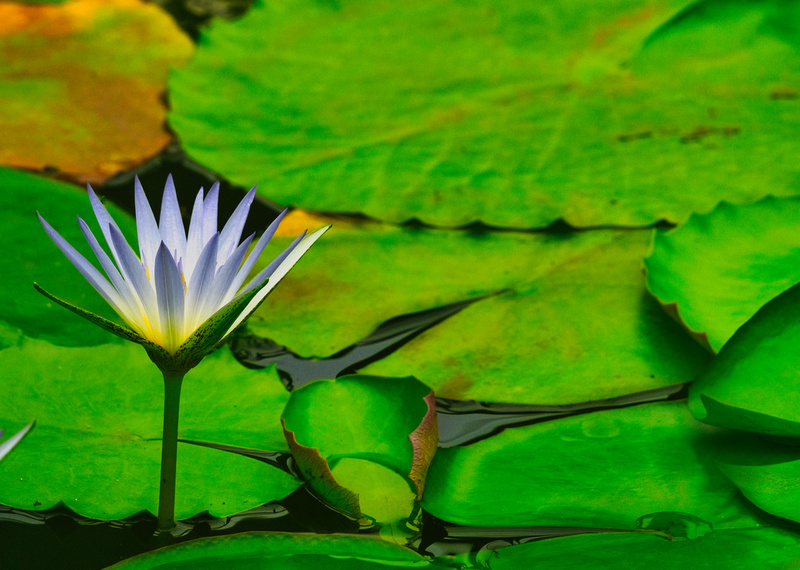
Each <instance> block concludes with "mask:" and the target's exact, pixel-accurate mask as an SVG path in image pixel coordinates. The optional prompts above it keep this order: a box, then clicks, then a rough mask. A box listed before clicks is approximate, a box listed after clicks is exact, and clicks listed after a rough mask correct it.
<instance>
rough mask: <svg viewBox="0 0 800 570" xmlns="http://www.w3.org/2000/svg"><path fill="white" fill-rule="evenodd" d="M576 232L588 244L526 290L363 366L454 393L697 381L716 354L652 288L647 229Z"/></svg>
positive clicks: (545, 267) (499, 396) (534, 395)
mask: <svg viewBox="0 0 800 570" xmlns="http://www.w3.org/2000/svg"><path fill="white" fill-rule="evenodd" d="M569 239H570V240H574V241H575V242H578V243H581V242H583V244H584V247H582V248H579V249H576V250H573V252H571V253H570V254H567V255H563V257H561V258H560V259H558V258H556V257H555V256H553V257H551V258H550V259H551V261H548V260H546V259H543V260H541V263H542V265H541V266H540V267H536V266H534V267H532V271H531V272H530V275H529V280H528V282H527V283H524V284H521V285H520V286H518V287H517V291H516V292H513V293H508V294H504V295H499V296H496V297H491V298H488V299H484V300H482V301H478V302H477V303H474V304H473V305H471V306H469V307H467V308H466V309H463V310H462V311H461V312H460V313H458V314H457V315H455V316H453V317H450V318H449V319H448V320H447V321H445V322H443V323H441V324H439V325H437V326H436V327H434V328H432V329H430V330H428V331H426V332H424V333H422V334H421V335H420V336H419V337H417V338H415V339H414V340H412V341H411V342H409V343H408V344H407V345H405V346H403V347H402V348H400V349H398V350H397V351H395V352H394V353H392V354H390V355H389V356H387V357H386V358H384V359H382V360H379V361H377V362H375V363H373V364H371V365H369V366H367V367H366V368H364V369H363V370H362V371H361V372H363V373H365V374H379V375H385V376H391V375H397V374H398V373H405V374H413V375H414V376H416V377H417V378H420V379H421V380H423V381H424V382H426V383H427V384H429V385H430V386H432V387H433V388H434V389H435V390H436V395H437V396H441V397H446V398H454V399H461V400H470V399H474V400H479V401H481V400H483V401H495V402H497V401H502V402H515V403H532V404H566V403H572V402H580V401H586V400H595V399H600V398H608V397H613V396H619V395H622V394H628V393H631V392H637V391H641V390H648V389H652V388H659V387H662V386H668V385H671V384H677V383H680V382H688V381H691V380H692V379H693V378H694V377H695V375H696V374H697V373H698V372H699V371H700V370H702V369H703V367H704V366H705V363H706V362H707V361H708V358H709V356H708V354H707V353H705V351H704V350H702V349H701V348H700V347H699V346H697V344H696V343H694V342H693V341H692V340H691V339H690V338H688V337H687V335H686V334H685V333H684V332H683V331H682V330H681V329H680V327H678V326H677V325H676V324H675V323H674V322H672V321H671V320H670V319H669V318H668V317H667V316H666V315H665V314H664V312H663V311H662V310H661V308H660V307H659V306H658V305H657V304H656V303H655V302H654V301H652V300H651V299H650V298H649V296H647V294H646V291H645V288H644V278H643V276H642V274H641V259H642V257H643V256H644V253H645V251H646V249H647V238H646V236H645V235H644V233H643V232H628V233H625V232H601V231H595V232H590V233H589V234H584V235H581V236H576V237H573V238H569ZM587 246H588V247H587ZM536 251H547V249H546V248H544V247H543V248H541V249H538V250H534V249H533V248H532V249H531V256H534V255H536V253H535V252H536ZM400 371H404V372H400Z"/></svg>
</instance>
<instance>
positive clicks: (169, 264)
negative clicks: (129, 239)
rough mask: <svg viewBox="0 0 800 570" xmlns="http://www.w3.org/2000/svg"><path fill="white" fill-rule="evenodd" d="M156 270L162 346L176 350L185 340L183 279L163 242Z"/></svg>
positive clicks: (158, 254)
mask: <svg viewBox="0 0 800 570" xmlns="http://www.w3.org/2000/svg"><path fill="white" fill-rule="evenodd" d="M154 270H155V275H154V277H155V283H156V298H157V299H158V317H159V322H160V323H161V333H162V335H163V339H164V344H163V345H162V346H163V347H164V348H166V349H167V351H169V352H175V351H176V350H177V349H178V347H179V346H180V345H181V343H182V342H183V341H184V334H183V280H182V279H181V273H180V271H178V266H177V264H176V263H175V259H174V258H173V257H172V254H171V253H170V252H169V250H168V249H167V245H166V244H164V243H163V242H162V244H161V245H160V246H159V248H158V251H157V252H156V264H155V268H154Z"/></svg>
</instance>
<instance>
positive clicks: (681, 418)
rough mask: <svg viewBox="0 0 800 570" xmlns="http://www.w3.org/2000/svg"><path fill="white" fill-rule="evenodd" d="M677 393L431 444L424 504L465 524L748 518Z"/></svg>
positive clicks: (751, 520) (750, 522) (719, 523)
mask: <svg viewBox="0 0 800 570" xmlns="http://www.w3.org/2000/svg"><path fill="white" fill-rule="evenodd" d="M708 431H709V430H708V429H707V428H705V427H704V426H702V425H701V424H699V423H697V422H696V421H695V420H694V419H693V418H692V417H691V415H690V414H689V412H688V410H687V409H686V406H685V404H684V403H683V402H666V403H655V404H645V405H640V406H633V407H630V408H624V409H617V410H608V411H604V412H599V413H594V414H588V415H583V416H575V417H571V418H566V419H562V420H557V421H552V422H545V423H541V424H538V425H534V426H529V427H520V428H514V429H507V430H505V431H503V432H502V433H500V434H498V435H496V436H494V437H492V438H489V439H486V440H483V441H480V442H477V443H475V444H472V445H468V446H465V447H452V448H448V449H440V450H439V452H438V453H437V455H436V457H435V458H434V461H433V465H432V467H431V470H430V471H429V473H428V484H427V488H426V491H425V498H424V501H423V508H425V509H426V510H427V511H429V512H430V513H431V514H433V515H434V516H436V517H439V518H441V519H444V520H447V521H450V522H453V523H458V524H465V525H478V526H498V525H501V526H502V525H509V526H511V525H514V526H526V525H528V526H529V525H551V526H582V527H585V526H594V527H605V528H609V527H610V528H620V529H626V528H627V529H635V528H637V519H639V518H640V517H643V516H646V515H653V514H655V513H666V512H679V513H685V514H686V515H691V516H692V517H695V518H697V519H700V520H702V521H706V522H707V523H708V524H710V525H712V527H713V528H714V529H724V528H746V527H751V526H757V525H758V524H759V522H758V520H757V519H756V518H755V517H754V515H753V514H752V513H751V510H750V509H749V507H748V505H747V504H746V501H744V500H743V499H742V498H741V496H740V495H739V493H738V490H737V489H736V488H735V487H734V486H733V485H732V484H731V483H729V482H728V480H727V479H726V478H725V477H724V476H723V475H722V473H720V472H719V470H718V468H717V467H716V465H715V464H714V460H713V459H712V457H711V453H710V450H711V442H710V441H709V440H708V438H706V437H704V436H706V435H708Z"/></svg>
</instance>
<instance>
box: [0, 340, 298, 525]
mask: <svg viewBox="0 0 800 570" xmlns="http://www.w3.org/2000/svg"><path fill="white" fill-rule="evenodd" d="M0 368H2V370H3V371H4V373H3V377H2V380H0V393H1V394H2V395H3V397H2V398H0V425H3V426H4V427H6V429H10V430H15V429H19V427H21V426H22V425H24V424H25V423H27V422H29V421H31V420H34V419H35V420H36V426H35V427H34V428H33V430H32V431H31V432H30V433H28V435H27V436H26V437H25V439H24V440H23V441H22V442H20V443H19V445H18V446H17V447H16V448H15V449H14V451H13V453H11V454H9V455H8V457H6V458H5V459H4V460H3V461H2V463H0V503H2V504H5V505H10V506H14V507H21V508H26V509H32V510H37V509H46V508H49V507H52V506H53V505H55V504H56V503H58V502H59V501H63V502H64V503H65V504H66V505H67V506H68V507H70V508H72V509H73V510H75V511H76V512H78V513H79V514H82V515H85V516H88V517H93V518H99V519H117V518H124V517H127V516H130V515H133V514H135V513H137V512H139V511H142V510H145V509H146V510H149V511H150V512H153V513H155V512H156V509H157V501H158V482H159V465H160V457H161V422H162V410H163V381H162V379H161V375H160V373H159V372H158V369H157V368H156V367H155V366H154V365H153V364H152V363H151V362H150V360H149V359H148V358H147V356H146V355H145V353H144V351H143V350H142V349H141V348H140V347H138V346H136V345H134V344H130V343H126V344H123V345H100V346H95V347H91V348H76V347H56V346H53V345H51V344H49V343H47V342H45V341H39V340H27V339H26V340H23V341H21V342H20V344H19V345H18V346H14V347H9V348H6V349H4V350H2V351H0ZM287 398H288V394H287V393H286V391H285V390H284V389H283V386H282V385H281V383H280V381H279V380H278V379H277V377H276V374H275V372H274V370H272V371H268V372H265V371H258V372H254V371H252V370H248V369H246V368H244V367H242V366H241V365H240V364H239V363H238V362H236V360H235V359H234V358H233V356H232V355H231V354H230V352H229V351H227V350H221V351H217V352H216V353H214V354H212V355H210V356H208V357H206V359H205V360H204V361H203V362H202V363H201V364H200V365H199V366H198V367H197V368H195V369H194V370H192V371H191V372H190V373H189V375H187V377H186V379H185V381H184V387H183V394H182V401H181V404H182V406H181V423H180V431H179V436H180V437H181V438H184V439H191V440H201V441H211V442H216V443H223V444H228V445H236V446H242V447H251V448H258V449H272V450H277V451H280V450H287V447H286V443H285V442H284V441H283V434H282V431H281V427H280V420H279V417H280V412H281V409H282V408H283V405H284V404H285V402H286V400H287ZM299 485H300V481H298V480H297V479H295V478H294V477H292V476H290V475H288V474H287V473H285V472H283V471H281V470H278V469H275V468H273V467H270V466H268V465H266V464H264V463H260V462H258V461H254V460H252V459H248V458H245V457H241V456H238V455H235V454H230V453H224V452H222V451H216V450H213V449H208V448H204V447H197V446H191V445H180V446H179V449H178V480H177V497H176V513H175V514H176V517H178V518H187V517H189V516H192V515H196V514H198V513H200V512H202V511H205V510H208V511H210V512H211V513H212V514H214V515H216V516H225V515H229V514H232V513H235V512H239V511H242V510H245V509H248V508H252V507H255V506H258V505H260V504H263V503H266V502H268V501H270V500H276V499H280V498H283V497H284V496H285V495H287V494H288V493H290V492H292V491H293V490H295V489H296V488H297V487H298V486H299Z"/></svg>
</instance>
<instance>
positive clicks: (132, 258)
mask: <svg viewBox="0 0 800 570" xmlns="http://www.w3.org/2000/svg"><path fill="white" fill-rule="evenodd" d="M110 233H111V243H112V244H113V245H114V248H115V250H116V251H117V254H118V259H117V263H118V264H119V268H120V272H121V273H122V275H123V277H125V281H127V282H128V283H129V284H130V286H131V287H132V289H133V291H134V293H135V294H136V302H137V304H138V305H139V310H140V311H142V313H144V316H145V318H146V319H147V321H148V323H149V326H150V329H151V331H152V333H153V334H150V333H148V334H147V335H145V338H147V339H149V340H152V341H153V342H156V341H157V340H158V339H157V338H156V337H157V336H158V334H157V329H158V306H157V305H156V295H155V290H154V288H153V285H152V283H150V280H149V279H147V275H146V274H145V271H144V267H143V266H142V263H141V262H140V261H139V258H138V257H136V254H135V253H133V250H132V249H131V246H130V245H128V242H127V241H125V237H124V236H123V235H122V232H120V231H119V228H116V227H112V228H111V232H110ZM154 334H155V336H153V335H154Z"/></svg>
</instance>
